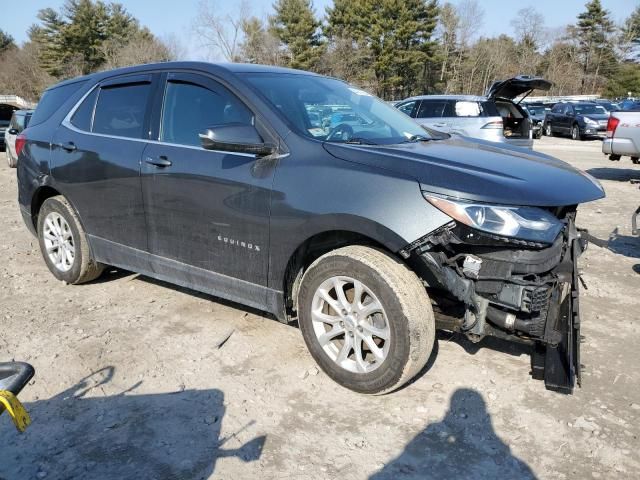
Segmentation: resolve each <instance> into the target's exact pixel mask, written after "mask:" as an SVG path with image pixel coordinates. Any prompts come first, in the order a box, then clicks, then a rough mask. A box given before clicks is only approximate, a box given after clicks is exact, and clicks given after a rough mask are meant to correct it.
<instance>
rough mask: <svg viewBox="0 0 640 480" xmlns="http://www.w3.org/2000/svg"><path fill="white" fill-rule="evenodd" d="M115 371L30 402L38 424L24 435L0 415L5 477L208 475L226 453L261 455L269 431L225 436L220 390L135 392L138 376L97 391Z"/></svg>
mask: <svg viewBox="0 0 640 480" xmlns="http://www.w3.org/2000/svg"><path fill="white" fill-rule="evenodd" d="M114 371H115V369H114V367H105V368H103V369H101V370H99V371H97V372H95V373H93V374H91V375H89V376H88V377H86V378H84V379H82V380H81V381H80V382H78V383H77V384H76V385H74V386H73V387H71V388H70V389H68V390H65V391H63V392H60V393H59V394H57V395H55V396H53V397H51V398H49V399H43V400H37V401H35V402H31V403H27V404H26V405H25V406H26V408H27V410H28V411H29V413H30V415H31V419H32V424H31V426H30V427H29V428H28V429H27V431H26V432H25V433H24V434H22V435H18V434H17V433H16V431H15V429H12V428H11V424H10V422H8V421H7V420H6V419H3V418H2V417H0V445H1V447H0V479H2V478H6V479H13V478H25V479H26V478H52V479H54V478H55V479H58V478H65V479H86V478H91V479H113V480H116V479H117V480H121V479H143V478H145V479H146V478H149V479H151V478H153V479H156V480H164V479H166V480H168V479H206V478H209V476H210V475H212V474H213V472H214V471H215V467H216V461H217V460H218V459H219V458H221V457H238V458H240V459H241V460H243V461H245V462H249V461H254V460H257V459H258V458H260V455H261V454H262V448H263V446H264V442H265V437H264V436H260V437H256V438H254V439H253V440H251V441H249V442H248V443H245V444H244V445H241V443H240V441H239V440H238V438H237V437H236V435H237V434H238V433H240V431H238V432H234V433H233V434H232V435H230V436H229V437H227V438H223V439H221V438H220V427H221V424H222V418H223V416H224V413H225V406H224V394H223V393H222V391H220V390H217V389H210V390H184V391H178V392H171V393H161V394H145V395H136V394H134V393H133V392H134V391H135V389H137V388H138V387H139V386H140V383H141V382H139V383H138V384H136V385H134V386H132V387H131V388H129V389H128V390H126V391H124V392H122V393H120V394H117V395H112V396H95V395H96V394H98V393H99V392H100V389H101V388H102V386H103V385H105V384H107V383H109V382H110V381H111V379H112V378H113V375H114ZM40 381H43V380H42V379H41V380H40ZM252 424H253V422H248V424H247V425H245V426H244V427H242V428H241V430H243V429H245V428H247V427H250V426H251V425H252ZM227 442H228V443H229V444H230V445H228V446H225V448H222V446H223V445H225V444H226V443H227ZM232 447H238V448H232Z"/></svg>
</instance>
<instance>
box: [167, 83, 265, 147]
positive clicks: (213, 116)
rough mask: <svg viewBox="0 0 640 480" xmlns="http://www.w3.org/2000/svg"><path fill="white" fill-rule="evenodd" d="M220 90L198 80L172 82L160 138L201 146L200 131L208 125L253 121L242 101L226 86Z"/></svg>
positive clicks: (169, 141) (168, 87)
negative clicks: (208, 86)
mask: <svg viewBox="0 0 640 480" xmlns="http://www.w3.org/2000/svg"><path fill="white" fill-rule="evenodd" d="M216 90H217V91H213V90H211V89H209V88H205V87H203V86H200V85H196V84H194V83H188V82H181V81H168V82H167V86H166V90H165V97H164V106H163V112H162V124H161V129H160V140H162V141H164V142H168V143H176V144H179V145H191V146H199V145H200V137H199V134H200V133H201V132H203V131H204V130H206V129H207V128H208V127H212V126H219V125H227V124H231V123H241V124H244V125H252V124H253V114H252V113H251V111H250V110H249V109H248V108H247V107H246V106H245V105H244V104H243V103H242V102H240V100H238V99H237V98H236V97H235V96H234V95H233V94H232V93H231V92H229V91H228V90H226V89H225V88H223V87H222V86H219V88H217V89H216Z"/></svg>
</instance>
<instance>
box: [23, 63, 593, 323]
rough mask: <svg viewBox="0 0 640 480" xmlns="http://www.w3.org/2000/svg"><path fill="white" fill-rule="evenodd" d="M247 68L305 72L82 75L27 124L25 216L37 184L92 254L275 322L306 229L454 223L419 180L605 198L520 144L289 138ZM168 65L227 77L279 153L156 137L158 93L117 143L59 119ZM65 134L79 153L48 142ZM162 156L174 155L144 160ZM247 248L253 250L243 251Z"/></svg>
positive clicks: (416, 232) (403, 236)
mask: <svg viewBox="0 0 640 480" xmlns="http://www.w3.org/2000/svg"><path fill="white" fill-rule="evenodd" d="M255 71H270V72H287V73H302V72H296V71H292V70H288V69H278V68H275V67H262V66H254V65H234V64H231V65H222V66H220V65H211V64H205V63H194V62H181V63H173V64H158V65H146V66H141V67H134V68H127V69H121V70H116V71H112V72H103V73H99V74H95V75H92V76H89V77H86V78H85V80H87V81H86V83H85V84H84V85H83V87H82V88H80V89H79V91H78V92H76V93H75V94H74V95H73V96H72V97H70V99H69V100H68V101H67V102H65V104H64V105H63V107H62V108H61V109H60V110H59V111H58V112H56V113H55V114H54V115H52V117H51V118H50V119H48V120H47V121H45V122H43V123H42V124H41V125H38V126H37V127H34V129H33V130H32V129H31V128H30V129H28V130H27V131H26V132H27V145H26V147H25V149H24V153H23V154H22V155H21V158H20V162H19V165H20V167H19V169H18V177H19V186H20V204H21V209H22V212H23V215H24V216H25V220H26V221H27V223H32V219H31V218H30V217H29V215H30V214H31V212H32V205H31V202H32V200H33V198H34V195H37V191H38V189H39V188H41V187H43V186H51V187H53V188H55V189H56V190H57V191H59V192H60V193H62V194H63V195H65V196H67V198H69V200H70V201H71V203H72V204H73V205H74V207H75V208H76V210H77V211H78V212H79V215H80V218H81V221H82V222H83V224H84V227H85V229H86V230H87V231H88V233H89V234H90V235H91V236H90V243H91V247H92V249H93V252H94V255H95V256H96V258H97V259H98V260H100V261H103V262H105V263H108V264H113V265H116V266H120V267H123V268H129V269H134V270H137V271H140V272H142V273H145V274H147V275H150V276H153V277H156V278H160V279H163V280H167V281H171V282H175V283H178V284H180V285H184V286H187V287H189V288H194V289H198V290H202V291H205V292H208V293H211V294H214V295H219V296H221V297H224V298H229V299H231V300H235V301H239V302H242V303H245V304H248V305H251V306H254V307H257V308H262V309H264V310H267V311H270V312H272V313H274V314H276V315H278V316H280V317H281V318H282V314H283V309H282V304H283V292H282V291H283V288H284V277H285V271H286V268H287V264H288V262H289V260H290V259H291V257H292V255H293V253H294V252H295V250H296V249H297V248H298V247H299V246H300V245H302V244H303V242H305V240H307V239H309V238H310V237H312V236H313V235H316V234H319V233H322V232H327V231H336V230H340V231H349V232H355V233H359V234H362V235H365V236H367V237H369V238H371V239H372V240H374V241H376V242H378V243H379V244H381V245H383V246H384V247H386V248H388V249H389V250H391V251H393V252H397V251H398V250H400V249H402V248H403V247H404V246H406V245H407V244H409V243H411V242H413V241H414V240H416V239H418V238H420V237H422V236H424V235H426V234H428V233H430V232H431V231H433V230H434V229H436V228H438V227H440V226H442V225H444V224H446V223H448V222H449V221H450V220H451V219H450V218H449V217H448V216H446V215H444V214H443V213H441V212H440V211H438V210H436V209H435V208H434V207H432V206H431V205H430V204H429V203H428V202H427V201H425V200H424V198H423V197H422V194H421V189H423V190H429V191H437V192H440V193H447V194H450V195H454V196H459V197H463V198H469V199H474V200H478V201H488V202H489V201H490V202H496V203H507V204H527V205H541V206H542V205H545V206H546V205H554V206H556V205H568V204H574V203H579V202H582V201H588V200H593V199H596V198H600V197H601V196H602V195H603V193H602V190H601V189H600V187H599V186H598V185H597V184H596V183H593V182H592V181H591V180H590V179H588V178H587V177H585V176H584V175H583V174H582V173H579V172H577V171H576V170H574V169H572V168H571V167H569V166H567V165H566V164H564V163H562V162H559V161H557V160H555V159H552V158H551V157H547V156H544V155H538V154H532V153H527V152H525V151H523V150H520V149H517V148H511V149H509V148H505V147H503V148H497V147H495V146H492V145H491V144H488V143H482V142H468V141H464V140H460V139H457V140H456V139H451V140H448V141H432V142H429V143H413V144H407V145H400V146H393V147H392V146H388V147H375V146H373V147H370V146H367V147H356V146H344V145H334V144H323V143H322V142H319V141H316V140H313V139H310V138H306V137H302V136H299V135H297V134H295V133H293V132H291V130H290V128H289V127H288V126H287V122H286V121H285V119H284V118H283V117H282V116H281V115H280V113H279V112H277V111H276V110H275V109H273V108H272V107H270V106H269V104H268V103H267V102H266V101H265V100H264V99H263V98H262V96H261V95H260V94H259V92H256V91H254V90H253V88H252V87H250V86H249V85H248V84H247V83H245V82H244V80H243V78H242V73H243V72H255ZM166 72H190V73H199V74H203V75H207V76H209V77H210V78H211V79H212V80H215V81H218V82H220V83H222V84H223V85H225V86H226V87H227V88H229V89H230V90H231V91H232V92H234V94H235V95H237V96H238V97H239V98H240V99H241V100H242V101H243V102H245V104H247V105H248V106H249V107H250V108H251V109H252V110H253V111H254V113H255V115H256V127H257V129H258V132H259V133H260V135H261V137H262V138H263V139H264V140H265V141H268V142H272V143H273V144H274V145H277V146H278V152H277V153H276V154H274V155H272V156H269V157H265V158H257V157H252V156H243V155H238V154H231V153H221V152H215V151H206V150H201V149H199V148H193V147H191V148H187V147H181V146H175V145H168V144H164V143H162V142H159V141H158V115H159V112H160V111H161V109H160V105H161V103H160V102H161V95H160V92H161V91H162V88H158V89H157V90H156V91H155V92H156V93H155V96H154V97H153V101H152V102H150V103H151V104H150V106H149V112H152V115H151V117H152V118H151V120H150V122H149V125H148V127H149V128H148V129H146V130H145V131H149V132H150V133H149V135H148V137H146V138H143V139H137V140H132V139H116V138H112V137H107V136H100V135H95V134H88V133H82V132H79V131H76V130H75V129H74V128H73V127H71V126H70V125H62V126H61V123H62V121H63V119H64V118H65V116H66V115H67V114H68V113H69V111H70V110H71V108H72V106H73V105H74V104H76V103H77V102H78V100H79V99H80V98H81V97H82V96H83V95H84V94H86V93H87V92H89V90H90V89H91V88H93V87H94V86H95V85H96V84H97V83H99V82H102V81H109V82H112V81H117V77H119V76H122V75H131V74H140V73H158V74H159V75H157V76H154V78H155V79H156V80H154V81H158V80H157V79H160V80H161V81H163V79H164V78H165V76H166V75H164V73H166ZM66 83H68V82H66ZM68 142H73V143H74V144H75V146H76V150H74V151H72V152H68V151H66V150H64V149H62V148H60V147H56V146H55V145H56V144H62V145H65V144H67V143H68ZM51 148H52V149H53V150H51ZM51 151H52V152H53V155H52V156H51V155H50V152H51ZM23 157H24V158H23ZM160 157H166V158H167V159H169V161H170V163H171V164H170V165H167V166H165V167H161V166H160V167H159V166H157V165H154V164H153V162H152V163H148V162H147V161H146V159H147V158H150V159H152V160H153V159H156V158H160ZM50 163H51V165H52V167H53V169H52V172H51V175H50V174H49V164H50ZM219 236H220V237H221V238H223V240H222V241H220V240H218V237H219ZM224 238H227V239H228V241H227V242H226V243H225V242H224ZM230 240H233V241H234V243H233V244H231V242H230ZM236 242H240V245H238V243H236ZM242 243H244V244H245V246H242ZM249 243H251V244H252V246H255V245H257V246H259V247H260V248H259V250H257V249H255V248H253V249H249V248H248V244H249Z"/></svg>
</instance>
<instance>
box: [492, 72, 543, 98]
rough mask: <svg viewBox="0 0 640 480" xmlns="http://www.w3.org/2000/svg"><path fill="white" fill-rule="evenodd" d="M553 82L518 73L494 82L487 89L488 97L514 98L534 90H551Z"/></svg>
mask: <svg viewBox="0 0 640 480" xmlns="http://www.w3.org/2000/svg"><path fill="white" fill-rule="evenodd" d="M551 85H552V83H551V82H548V81H547V80H545V79H544V78H540V77H532V76H530V75H518V76H517V77H513V78H509V79H507V80H502V81H499V82H494V84H493V85H491V87H489V90H487V97H489V98H490V99H494V98H508V99H510V100H513V99H514V98H516V97H518V96H520V95H524V94H525V93H529V92H531V91H532V90H545V91H546V90H549V89H550V88H551Z"/></svg>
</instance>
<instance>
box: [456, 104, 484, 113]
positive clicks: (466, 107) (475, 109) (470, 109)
mask: <svg viewBox="0 0 640 480" xmlns="http://www.w3.org/2000/svg"><path fill="white" fill-rule="evenodd" d="M455 112H456V117H482V116H483V115H482V108H481V106H480V103H479V102H474V101H472V102H470V101H466V100H459V101H457V102H456V106H455Z"/></svg>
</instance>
